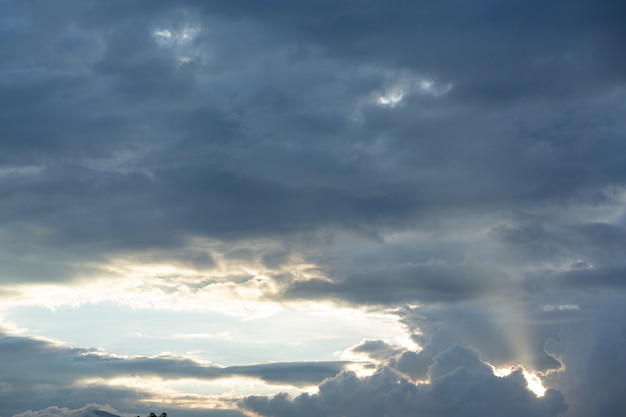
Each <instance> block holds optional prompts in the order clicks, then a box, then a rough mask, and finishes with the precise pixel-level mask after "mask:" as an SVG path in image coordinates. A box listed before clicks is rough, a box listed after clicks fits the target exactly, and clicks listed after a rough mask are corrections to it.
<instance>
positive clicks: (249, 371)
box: [0, 335, 349, 386]
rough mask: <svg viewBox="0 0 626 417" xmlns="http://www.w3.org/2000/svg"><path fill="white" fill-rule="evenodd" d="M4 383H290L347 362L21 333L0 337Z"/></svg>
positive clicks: (313, 379) (311, 379)
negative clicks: (156, 350)
mask: <svg viewBox="0 0 626 417" xmlns="http://www.w3.org/2000/svg"><path fill="white" fill-rule="evenodd" d="M0 351H1V352H2V358H3V359H2V362H3V364H4V365H3V368H4V369H5V370H6V372H7V374H6V376H5V377H4V381H6V382H8V383H10V384H13V383H27V384H32V383H34V381H36V383H40V384H70V383H72V382H74V381H76V380H79V379H83V378H90V377H91V378H93V377H102V378H110V377H113V376H122V375H137V376H158V377H162V378H169V379H179V378H198V379H204V380H214V379H219V378H228V377H232V376H245V377H251V378H259V379H261V380H263V381H266V382H269V383H286V384H291V385H295V386H303V385H304V386H306V385H311V384H315V383H317V382H319V381H321V380H323V379H324V378H327V377H330V376H334V375H335V374H337V373H338V372H340V371H341V370H342V369H344V367H345V366H346V365H347V364H348V363H349V362H286V363H268V364H256V365H247V366H243V365H242V366H230V367H221V366H217V365H203V364H201V363H198V362H195V361H193V360H190V359H186V358H183V357H168V356H162V357H129V358H123V357H117V356H113V355H107V354H102V353H99V352H97V351H95V350H92V349H82V348H69V347H64V346H58V345H55V344H52V343H49V342H46V341H41V340H37V339H32V338H26V337H16V336H6V335H5V336H3V337H2V338H1V339H0Z"/></svg>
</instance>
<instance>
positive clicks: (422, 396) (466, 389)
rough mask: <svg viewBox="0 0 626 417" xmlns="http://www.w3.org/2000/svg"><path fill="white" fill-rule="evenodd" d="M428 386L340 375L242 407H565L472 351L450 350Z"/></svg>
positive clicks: (283, 415)
mask: <svg viewBox="0 0 626 417" xmlns="http://www.w3.org/2000/svg"><path fill="white" fill-rule="evenodd" d="M429 378H430V380H429V381H430V382H429V383H427V384H419V385H416V384H413V383H412V382H410V381H409V380H407V379H406V378H404V377H403V376H402V375H401V374H399V373H397V372H396V371H394V370H393V369H391V368H381V369H380V370H379V371H377V372H376V373H375V374H374V375H372V376H369V377H364V378H358V377H357V376H356V375H355V374H354V373H351V372H343V373H341V374H339V375H338V376H336V377H334V378H330V379H327V380H326V381H324V382H323V383H322V384H321V385H320V386H319V393H318V394H312V395H311V394H301V395H299V396H297V397H295V398H290V397H289V396H287V395H286V394H278V395H276V396H274V397H271V398H269V397H261V396H251V397H247V398H245V399H244V401H243V404H242V405H243V407H244V409H249V410H251V411H253V412H255V413H258V414H261V415H264V416H273V417H287V416H294V415H299V416H348V417H350V416H380V415H388V416H397V417H400V416H410V415H422V414H427V415H430V416H484V415H511V416H537V417H538V416H557V415H559V414H561V413H562V412H563V411H565V409H566V405H565V404H564V403H563V397H562V395H561V394H560V393H559V392H558V391H554V390H549V391H548V392H546V395H545V396H544V397H542V398H536V397H535V396H534V395H533V394H532V393H531V392H530V391H528V390H527V388H526V382H525V380H524V378H523V376H522V374H521V372H514V373H513V374H511V375H509V376H507V377H504V378H499V377H496V376H495V375H493V373H492V369H491V368H490V367H489V366H487V365H486V364H484V363H483V362H482V361H481V360H480V358H479V356H478V353H477V352H476V351H474V350H472V349H469V348H464V347H459V346H455V347H452V348H450V349H448V350H446V351H444V352H442V353H440V354H439V355H438V356H437V357H436V359H435V362H434V364H433V365H432V366H431V367H430V368H429Z"/></svg>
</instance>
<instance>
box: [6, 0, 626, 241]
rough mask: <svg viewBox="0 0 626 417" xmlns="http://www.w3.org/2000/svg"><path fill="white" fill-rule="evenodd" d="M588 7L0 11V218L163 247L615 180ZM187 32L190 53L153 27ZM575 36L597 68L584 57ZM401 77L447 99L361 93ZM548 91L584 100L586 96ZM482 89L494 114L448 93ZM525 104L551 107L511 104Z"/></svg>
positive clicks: (615, 130)
mask: <svg viewBox="0 0 626 417" xmlns="http://www.w3.org/2000/svg"><path fill="white" fill-rule="evenodd" d="M64 5H65V6H68V7H63V6H64ZM606 6H607V7H606V10H607V12H602V13H598V12H595V13H588V10H589V5H588V4H587V3H585V2H578V3H568V4H567V5H565V4H564V5H562V7H557V6H556V5H552V6H549V7H548V6H545V5H544V6H542V7H541V9H542V10H543V12H542V13H535V12H534V11H533V12H530V10H531V9H532V7H531V6H530V5H527V4H526V3H523V4H522V3H521V2H511V4H508V5H507V6H506V7H505V6H504V5H500V4H491V3H485V4H481V5H480V6H476V7H472V8H471V10H470V9H468V7H467V6H464V5H461V4H457V3H454V2H453V4H434V3H433V4H420V5H416V4H413V3H409V2H401V3H398V4H397V5H396V6H394V7H389V6H388V5H386V4H383V3H380V2H374V1H370V2H367V4H365V5H362V4H359V5H358V7H357V4H355V3H352V2H346V3H340V4H332V5H331V4H328V5H327V7H321V6H320V5H315V7H313V5H311V4H308V3H306V2H305V3H298V5H295V4H283V3H280V4H276V5H275V7H274V6H272V5H264V6H263V7H259V6H257V5H254V4H247V3H246V4H238V5H236V6H233V5H225V4H222V3H220V2H211V3H209V4H207V3H204V2H179V3H176V4H175V5H174V4H172V3H165V2H154V3H153V2H150V3H149V7H148V3H144V2H130V3H128V4H124V5H120V4H114V5H108V6H106V7H104V6H103V5H102V4H97V3H90V2H85V3H81V5H80V7H71V8H70V7H69V4H65V3H60V5H55V7H51V6H50V5H47V4H46V3H44V2H32V3H28V4H27V5H25V6H19V7H18V6H16V5H14V4H13V3H12V2H6V3H5V5H4V7H5V8H7V10H6V11H7V15H8V16H12V17H13V19H8V18H7V19H5V20H3V22H4V24H5V27H6V33H7V35H6V37H5V39H4V41H3V46H2V50H3V52H4V53H5V55H6V56H7V59H6V60H4V64H3V66H2V74H3V76H2V79H1V82H2V84H1V88H2V91H3V94H2V97H3V98H2V100H3V102H2V104H1V106H2V108H4V109H7V111H6V112H3V117H4V118H5V119H6V120H5V122H4V123H2V126H3V127H2V129H3V131H2V135H1V137H2V141H3V144H4V148H5V149H6V150H7V152H5V153H3V158H4V164H6V165H7V167H8V168H9V169H13V170H14V171H12V172H13V174H7V175H8V176H7V177H4V176H3V177H2V184H1V190H2V196H3V200H4V202H5V203H4V207H3V211H2V212H3V219H4V220H3V223H5V224H8V223H9V222H12V223H13V222H15V221H16V220H20V221H21V222H22V223H24V224H27V225H36V226H38V227H44V228H46V229H49V230H50V231H51V232H52V233H51V235H52V236H55V237H57V238H58V239H60V240H61V241H62V242H67V243H69V242H74V241H76V242H85V241H86V242H102V241H107V240H111V241H113V240H114V241H116V244H119V243H125V242H129V243H135V244H137V245H150V244H170V243H171V244H176V243H177V239H179V238H182V237H185V236H189V235H194V234H195V235H198V234H199V235H203V236H233V235H234V236H243V235H249V234H250V233H261V234H265V235H267V234H276V233H281V232H282V233H285V232H298V231H306V230H308V231H310V230H315V229H316V228H318V227H329V226H330V227H340V228H350V229H369V230H376V229H379V228H386V227H390V226H391V227H394V228H397V227H403V226H404V225H405V224H406V221H407V220H409V219H411V218H414V217H415V216H416V215H417V216H418V218H420V216H424V215H425V214H434V213H437V212H438V211H439V210H441V209H446V208H456V207H465V208H466V209H469V210H478V209H480V210H485V209H489V210H490V209H494V208H496V207H498V208H502V207H503V205H504V207H506V206H508V205H515V206H516V207H519V205H520V204H522V205H526V206H528V205H529V204H530V205H531V206H532V205H533V204H534V203H535V202H537V201H546V200H552V199H555V198H565V199H567V198H572V197H574V196H575V193H576V191H577V190H579V189H582V188H585V187H588V186H593V187H595V186H602V185H606V184H608V183H610V182H615V181H623V179H624V170H623V169H622V168H621V167H623V166H624V164H623V162H624V160H623V157H621V156H620V155H624V154H626V153H625V152H623V150H624V149H623V141H620V140H619V137H620V135H621V133H623V131H624V126H623V122H620V119H618V117H617V115H618V114H619V111H618V109H619V106H618V107H617V109H616V107H615V105H614V103H619V102H620V101H621V97H623V94H622V93H620V92H619V90H613V89H612V87H611V84H610V82H611V80H613V82H616V80H615V77H608V78H607V72H611V71H610V68H613V67H614V66H616V65H618V63H616V62H613V61H612V60H611V59H610V58H611V56H612V55H611V54H610V53H609V52H610V51H613V48H615V45H616V44H617V43H616V42H613V41H614V40H615V39H616V38H617V37H618V36H619V35H620V34H621V33H622V32H621V30H620V29H619V26H618V25H616V21H617V20H616V17H615V16H619V15H620V13H622V12H623V10H621V9H620V8H617V6H614V5H612V4H610V3H607V4H606ZM611 8H616V10H614V13H608V10H611ZM146 9H147V10H148V12H146ZM194 11H201V12H203V13H204V14H197V13H194ZM296 22H297V24H295V25H294V23H296ZM441 22H446V25H447V26H446V25H442V24H441ZM487 23H490V24H487ZM600 23H603V24H604V25H600ZM187 25H190V26H194V25H196V26H198V27H199V33H198V34H197V35H195V37H194V38H193V39H192V40H189V41H188V42H187V43H185V41H183V40H177V41H174V40H172V41H170V44H166V43H161V44H160V43H159V40H158V39H157V38H158V37H157V36H156V35H154V33H155V31H157V30H170V31H171V32H172V35H171V36H177V35H176V33H177V32H176V31H179V32H180V31H183V30H184V29H185V27H186V26H187ZM446 28H448V29H446ZM449 28H456V29H457V30H459V31H461V33H463V36H460V35H459V36H451V35H450V32H449ZM580 28H583V30H581V29H580ZM600 28H602V29H600ZM250 31H252V34H254V36H250V35H251V33H250ZM244 36H245V37H246V38H245V39H244V38H243V37H244ZM248 38H252V40H249V39H248ZM406 39H410V40H411V42H406V41H405V40H406ZM164 42H165V41H164ZM177 42H178V43H177ZM359 45H361V47H359ZM583 46H584V47H585V48H591V49H592V50H594V51H596V50H597V51H596V52H597V54H599V55H600V56H601V57H604V59H598V60H594V61H592V62H593V64H589V66H588V67H586V66H584V65H583V64H582V63H581V62H578V60H581V59H583V58H584V61H585V62H587V61H588V57H586V56H583V57H580V56H578V55H576V53H575V52H577V51H578V49H576V47H580V48H582V47H583ZM564 47H567V48H565V49H563V48H564ZM583 49H584V48H583ZM605 49H606V51H605ZM17 50H20V51H21V50H27V51H28V54H27V55H24V54H18V53H17V52H16V51H17ZM358 51H361V52H358ZM511 51H516V52H515V53H512V52H511ZM568 51H570V52H568ZM583 52H584V51H583ZM572 54H573V55H572ZM179 55H185V56H187V55H189V58H190V59H192V62H190V63H187V64H184V63H180V62H178V61H177V59H178V58H180V57H179ZM570 55H571V57H570ZM499 56H502V58H499ZM392 57H393V59H392ZM505 57H506V58H505ZM568 59H570V60H573V62H569V61H568ZM251 65H254V69H251V68H250V66H251ZM546 66H547V68H546ZM579 67H580V68H579ZM398 68H399V69H398ZM565 69H566V70H567V71H565ZM557 73H558V77H557V76H556V75H555V74H557ZM611 73H612V74H615V76H617V75H616V74H618V71H612V72H611ZM402 74H404V76H408V77H409V78H413V79H415V80H417V81H414V82H419V80H420V79H421V78H420V77H426V79H431V78H432V79H439V80H440V81H441V83H444V84H445V83H451V84H452V86H453V87H452V90H451V91H450V93H448V94H446V95H444V96H441V97H434V96H430V95H428V94H421V93H415V92H414V93H410V92H407V93H406V98H405V99H404V100H403V103H402V105H401V106H398V107H397V108H393V109H391V108H383V107H381V106H378V105H376V104H374V103H371V102H370V103H369V104H368V103H366V102H367V100H368V97H370V95H371V94H372V93H373V92H379V93H383V92H384V91H385V89H387V88H390V87H392V86H393V85H394V84H395V83H396V82H397V79H398V78H402V76H403V75H402ZM407 74H408V75H407ZM422 74H425V75H422ZM498 74H502V75H498ZM591 74H593V75H594V77H591ZM503 76H506V79H502V77H503ZM583 76H584V77H585V78H584V79H585V81H586V82H584V83H583V82H581V79H580V77H583ZM518 77H521V78H522V79H521V80H519V79H518ZM600 80H602V81H600ZM552 83H554V84H563V83H566V85H567V86H568V87H573V86H576V88H575V89H574V91H573V92H572V93H570V94H574V93H575V92H576V91H578V89H580V88H583V87H584V88H587V89H589V88H591V89H593V95H592V97H591V98H590V99H589V96H588V95H585V96H584V99H585V103H589V102H591V103H593V105H592V106H591V107H590V106H588V105H583V104H582V102H581V101H580V100H577V99H574V100H572V99H571V98H570V97H568V99H567V100H562V101H561V100H560V99H559V97H560V96H559V94H556V95H554V94H552V90H551V89H550V88H547V86H550V85H551V84H552ZM505 85H506V87H507V88H509V89H512V90H511V91H500V92H498V89H500V90H502V89H503V88H504V87H505ZM531 87H532V88H531ZM555 88H557V87H555ZM490 89H491V90H495V91H493V92H490V91H489V90H490ZM611 90H613V91H614V92H613V93H612V94H613V96H611V95H610V94H611ZM480 92H482V97H484V98H486V99H488V98H489V97H497V96H502V97H505V98H506V97H509V98H507V99H506V100H504V101H505V102H506V103H510V104H507V105H504V106H503V107H500V108H496V109H494V108H492V107H489V108H487V109H483V108H481V107H476V106H475V102H472V103H471V105H468V104H467V103H466V101H467V100H469V98H467V97H465V96H464V95H467V94H470V93H471V94H470V95H471V96H472V97H478V96H479V93H480ZM540 92H543V93H542V94H543V95H547V96H554V98H551V99H550V100H541V101H539V102H532V103H526V102H518V101H514V100H513V99H515V100H517V98H515V97H517V96H519V95H523V94H532V95H538V94H540ZM589 94H591V93H589ZM459 95H460V96H459ZM607 97H608V98H607ZM369 100H370V101H371V98H369ZM589 100H591V101H589ZM499 101H502V100H499ZM600 114H601V115H602V118H601V119H599V120H597V121H596V117H597V116H598V115H600ZM548 115H550V116H548ZM355 117H356V119H355ZM359 118H360V120H361V122H357V121H355V120H358V119H359ZM592 121H593V123H592ZM590 150H592V151H593V152H591V153H590V152H589V151H590ZM583 157H584V158H585V163H584V164H581V161H582V158H583ZM607 157H610V158H609V159H607ZM32 165H34V166H35V167H37V168H40V169H41V170H39V171H35V172H31V173H25V172H24V171H20V170H19V168H23V167H24V166H32ZM591 172H593V175H588V174H589V173H591ZM16 177H17V178H16ZM44 202H45V203H44ZM18 213H19V218H16V217H18ZM146 242H150V243H146ZM153 242H154V243H153ZM105 250H106V248H105ZM109 250H110V249H109Z"/></svg>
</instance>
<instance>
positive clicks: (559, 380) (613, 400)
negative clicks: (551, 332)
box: [546, 296, 626, 417]
mask: <svg viewBox="0 0 626 417" xmlns="http://www.w3.org/2000/svg"><path fill="white" fill-rule="evenodd" d="M598 301H599V300H596V302H598ZM601 303H602V305H597V306H595V308H594V309H593V310H590V311H589V312H588V313H587V315H586V317H584V318H581V319H578V320H572V321H570V322H567V323H565V324H564V325H563V327H562V329H561V331H560V332H559V335H558V338H551V339H549V340H548V341H547V342H546V351H547V352H548V353H549V354H551V355H553V356H555V357H556V358H558V359H559V360H560V361H562V362H563V363H564V364H565V365H566V366H565V369H564V370H563V371H562V372H558V373H555V374H551V375H550V378H549V382H550V383H551V384H554V385H558V386H559V387H561V390H562V391H563V394H564V395H565V397H566V398H567V401H568V402H569V403H570V407H571V412H570V413H569V414H568V415H570V416H572V417H582V416H591V417H596V416H597V417H600V416H619V415H622V414H623V413H624V410H626V402H625V400H624V398H626V391H625V389H624V386H623V384H622V383H621V382H620V381H621V379H622V375H624V372H626V358H625V357H624V351H625V349H626V327H625V325H624V321H623V317H624V313H625V311H624V306H623V302H622V301H621V299H620V297H615V296H613V297H607V298H602V301H601Z"/></svg>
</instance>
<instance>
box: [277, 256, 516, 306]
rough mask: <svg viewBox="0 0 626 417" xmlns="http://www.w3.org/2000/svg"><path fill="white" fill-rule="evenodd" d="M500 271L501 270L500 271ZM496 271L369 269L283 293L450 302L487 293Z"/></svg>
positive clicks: (440, 266) (428, 266)
mask: <svg viewBox="0 0 626 417" xmlns="http://www.w3.org/2000/svg"><path fill="white" fill-rule="evenodd" d="M500 274H501V273H500ZM500 274H499V273H498V271H495V270H493V268H489V267H482V266H480V265H471V264H460V265H448V264H445V263H443V262H429V263H425V264H409V265H402V266H399V267H388V268H380V269H375V268H372V269H370V270H368V271H365V272H362V273H355V274H354V275H350V276H348V277H346V278H345V279H341V280H337V281H336V282H329V281H325V280H321V279H318V280H316V279H313V280H308V281H299V282H298V281H296V282H295V283H293V284H292V285H291V286H290V287H289V288H288V289H287V292H286V293H285V294H284V296H286V297H295V298H309V297H322V298H339V299H345V300H349V301H352V302H356V303H358V304H368V303H372V304H394V305H395V304H397V303H403V302H410V301H428V302H433V303H435V302H440V301H445V302H453V301H459V300H464V299H471V298H475V297H481V296H484V295H487V294H488V293H489V292H490V291H496V290H497V287H498V281H499V280H504V277H502V276H500Z"/></svg>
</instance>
